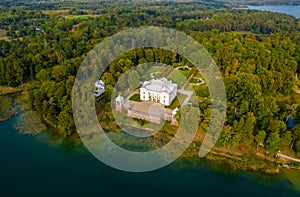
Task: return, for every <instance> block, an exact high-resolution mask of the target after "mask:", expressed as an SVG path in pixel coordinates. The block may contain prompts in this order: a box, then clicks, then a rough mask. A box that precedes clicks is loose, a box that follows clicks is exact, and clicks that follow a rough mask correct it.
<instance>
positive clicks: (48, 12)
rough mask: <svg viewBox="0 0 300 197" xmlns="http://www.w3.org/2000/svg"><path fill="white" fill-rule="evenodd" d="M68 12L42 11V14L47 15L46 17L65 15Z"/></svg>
mask: <svg viewBox="0 0 300 197" xmlns="http://www.w3.org/2000/svg"><path fill="white" fill-rule="evenodd" d="M68 12H70V10H43V11H42V13H43V14H48V15H61V14H67V13H68Z"/></svg>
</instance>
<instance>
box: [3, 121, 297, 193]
mask: <svg viewBox="0 0 300 197" xmlns="http://www.w3.org/2000/svg"><path fill="white" fill-rule="evenodd" d="M15 120H16V117H14V118H12V119H11V120H9V121H6V122H1V123H0V158H1V161H0V175H1V176H0V178H1V184H0V196H243V197H246V196H289V197H292V196H300V193H297V192H296V190H295V189H294V188H295V187H294V186H293V185H292V184H291V183H290V182H289V181H288V180H286V179H284V178H281V177H280V176H277V177H261V176H256V175H254V174H251V173H246V172H235V173H233V172H230V171H228V170H225V169H224V168H223V167H218V166H211V164H210V163H207V162H205V161H200V160H199V159H195V160H193V161H182V160H177V161H176V162H174V163H173V164H172V165H169V166H167V167H165V168H162V169H160V170H157V171H153V172H147V173H128V172H122V171H118V170H115V169H112V168H110V167H108V166H106V165H104V164H102V163H101V162H100V161H98V160H97V159H95V158H94V157H93V156H92V155H91V154H90V153H89V152H88V151H87V150H86V149H85V148H84V147H83V146H82V144H81V143H80V140H79V139H78V138H77V137H71V138H67V139H62V138H61V137H60V136H58V135H56V134H54V133H53V132H47V133H43V134H42V135H39V136H37V137H33V136H25V135H20V134H18V133H17V131H16V130H15V129H14V128H13V127H12V123H13V122H14V121H15ZM120 135H122V134H120ZM299 173H300V172H299Z"/></svg>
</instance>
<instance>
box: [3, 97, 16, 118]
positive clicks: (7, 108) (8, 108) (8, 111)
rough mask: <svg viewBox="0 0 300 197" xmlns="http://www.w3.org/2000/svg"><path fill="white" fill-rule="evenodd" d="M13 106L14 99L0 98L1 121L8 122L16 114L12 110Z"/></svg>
mask: <svg viewBox="0 0 300 197" xmlns="http://www.w3.org/2000/svg"><path fill="white" fill-rule="evenodd" d="M12 104H13V100H12V98H10V97H4V96H0V121H5V120H8V119H10V118H11V116H12V115H14V114H15V113H16V112H15V110H12Z"/></svg>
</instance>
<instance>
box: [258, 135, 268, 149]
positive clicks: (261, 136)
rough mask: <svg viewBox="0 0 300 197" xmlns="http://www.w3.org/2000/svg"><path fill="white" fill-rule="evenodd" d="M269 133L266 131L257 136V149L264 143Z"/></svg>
mask: <svg viewBox="0 0 300 197" xmlns="http://www.w3.org/2000/svg"><path fill="white" fill-rule="evenodd" d="M266 136H267V133H266V132H265V131H259V132H258V134H257V135H256V136H255V141H256V143H257V146H256V149H258V147H259V144H260V143H263V142H264V141H265V139H266Z"/></svg>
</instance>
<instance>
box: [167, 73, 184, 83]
mask: <svg viewBox="0 0 300 197" xmlns="http://www.w3.org/2000/svg"><path fill="white" fill-rule="evenodd" d="M168 79H169V80H172V82H173V83H176V84H178V86H181V85H182V84H183V83H184V82H185V81H186V77H185V76H184V75H183V74H182V73H181V72H180V71H178V70H175V71H174V72H173V73H172V75H171V76H169V77H168Z"/></svg>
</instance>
